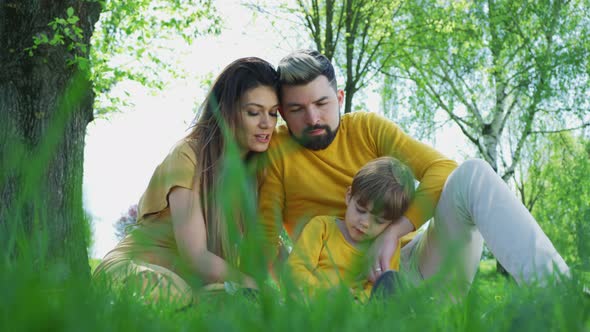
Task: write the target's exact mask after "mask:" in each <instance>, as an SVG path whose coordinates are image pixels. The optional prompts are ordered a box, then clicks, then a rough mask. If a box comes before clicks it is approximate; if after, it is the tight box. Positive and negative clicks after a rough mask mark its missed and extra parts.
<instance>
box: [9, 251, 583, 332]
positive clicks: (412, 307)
mask: <svg viewBox="0 0 590 332" xmlns="http://www.w3.org/2000/svg"><path fill="white" fill-rule="evenodd" d="M94 263H95V262H94ZM493 266H494V262H483V263H482V264H481V268H480V271H479V272H478V275H477V277H476V280H475V282H474V284H473V286H472V288H471V291H470V293H469V295H468V296H467V297H466V298H465V299H464V300H463V301H461V302H460V303H453V302H452V301H450V300H447V299H445V298H444V297H442V296H436V295H435V294H436V292H434V291H433V288H432V287H435V286H436V282H434V283H433V284H427V285H425V286H423V287H420V288H417V289H413V290H409V291H406V292H404V293H402V294H400V295H399V296H398V297H396V298H394V299H393V300H391V301H388V302H383V303H370V304H367V305H360V304H358V303H355V302H354V301H353V300H352V299H350V297H349V296H348V295H347V294H346V292H342V293H338V292H336V293H330V294H329V295H326V296H323V297H322V296H319V297H318V298H317V299H315V301H310V302H307V303H303V302H301V301H297V300H294V299H292V298H289V297H285V296H283V295H282V294H279V293H278V292H277V291H276V290H271V289H265V290H263V291H262V292H261V298H260V301H258V302H253V301H250V300H248V299H246V298H243V297H241V296H235V295H234V296H232V295H219V296H212V297H207V298H201V299H200V301H199V302H198V303H195V304H194V305H193V306H192V307H190V308H184V310H179V308H178V307H176V306H174V305H172V304H167V303H164V304H160V305H151V306H150V305H145V304H143V303H142V301H141V300H140V299H139V298H137V297H136V296H134V295H133V294H126V293H120V292H119V293H114V292H111V291H110V290H108V288H107V287H105V286H103V285H98V284H93V285H89V284H88V283H86V282H80V283H69V284H67V285H63V284H59V282H58V281H56V280H58V279H59V278H53V277H52V276H53V275H52V274H51V273H48V274H47V275H43V276H41V275H38V274H32V273H29V272H28V271H30V270H28V269H26V268H21V269H13V270H12V271H4V273H2V274H1V276H0V277H1V278H2V279H1V280H0V290H1V291H2V293H1V294H2V296H1V297H0V331H38V330H47V331H80V330H83V331H135V330H141V331H202V330H207V331H209V330H212V331H274V330H276V331H302V330H303V331H363V330H367V331H371V330H402V331H433V330H444V331H447V330H465V331H535V332H538V331H590V318H589V317H590V298H589V297H588V296H584V295H582V293H581V291H580V287H579V285H578V284H577V283H576V282H574V281H572V282H568V283H565V284H562V285H561V286H559V287H549V288H537V287H522V288H519V287H517V286H516V285H514V283H513V282H512V281H510V280H507V279H505V278H504V277H502V276H499V275H497V274H496V273H495V272H494V270H493Z"/></svg>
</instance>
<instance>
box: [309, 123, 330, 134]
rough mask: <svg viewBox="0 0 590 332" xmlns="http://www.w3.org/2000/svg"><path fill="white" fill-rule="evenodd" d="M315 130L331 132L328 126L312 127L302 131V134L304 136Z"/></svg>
mask: <svg viewBox="0 0 590 332" xmlns="http://www.w3.org/2000/svg"><path fill="white" fill-rule="evenodd" d="M317 129H324V130H325V131H326V132H327V133H329V132H330V131H331V130H330V126H328V125H314V126H309V127H306V128H305V129H304V130H303V133H304V134H308V133H309V132H310V131H314V130H317Z"/></svg>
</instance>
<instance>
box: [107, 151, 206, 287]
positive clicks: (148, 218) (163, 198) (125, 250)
mask: <svg viewBox="0 0 590 332" xmlns="http://www.w3.org/2000/svg"><path fill="white" fill-rule="evenodd" d="M195 167H196V156H195V153H194V151H193V149H192V148H191V147H190V145H189V143H188V141H187V140H181V141H180V142H178V143H177V144H176V145H175V146H174V147H173V148H172V149H171V150H170V152H169V153H168V155H167V156H166V158H165V159H164V160H163V161H162V163H160V165H158V167H157V168H156V170H155V171H154V174H153V175H152V178H151V179H150V182H149V185H148V187H147V189H146V191H145V192H144V194H143V196H142V197H141V199H140V201H139V206H138V218H137V224H136V225H134V226H133V229H132V230H131V232H130V233H129V234H128V235H127V236H126V237H125V238H124V239H123V240H121V242H119V244H117V246H116V247H115V248H114V249H113V250H111V251H110V252H109V253H108V254H107V255H106V256H105V258H104V259H103V261H102V262H101V264H100V265H99V266H98V267H97V269H96V271H95V274H97V273H100V272H102V271H107V272H109V269H110V268H111V267H114V266H116V265H117V264H118V263H120V262H122V261H128V260H138V261H143V262H146V263H149V264H154V265H158V266H162V267H165V268H167V269H169V270H172V271H175V272H177V273H178V274H180V275H182V273H181V272H180V271H178V269H177V266H178V263H179V260H180V256H179V254H178V250H177V247H176V240H175V237H174V230H173V227H172V220H171V215H170V206H169V204H168V195H169V194H170V191H171V190H172V188H174V187H183V188H187V189H192V187H193V179H194V174H195Z"/></svg>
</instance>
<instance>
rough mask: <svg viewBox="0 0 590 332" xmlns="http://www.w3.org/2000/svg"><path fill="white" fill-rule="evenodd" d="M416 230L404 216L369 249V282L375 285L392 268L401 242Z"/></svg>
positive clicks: (386, 230)
mask: <svg viewBox="0 0 590 332" xmlns="http://www.w3.org/2000/svg"><path fill="white" fill-rule="evenodd" d="M413 230H414V225H412V223H411V222H410V220H408V218H406V217H405V216H402V217H401V218H400V219H399V220H397V221H395V222H393V223H392V224H391V225H389V226H388V227H387V228H386V229H385V231H383V233H381V234H380V235H379V236H378V237H377V238H376V239H375V241H374V242H373V244H371V247H370V248H369V255H368V257H369V259H370V264H369V266H368V268H369V271H368V277H367V279H369V281H371V282H372V283H375V282H376V281H377V279H379V277H380V276H381V275H382V274H383V273H384V272H385V271H387V270H389V268H390V263H391V258H392V257H393V255H394V254H395V250H396V249H397V244H398V242H399V240H400V239H401V238H402V237H403V236H404V235H406V234H408V233H410V232H412V231H413Z"/></svg>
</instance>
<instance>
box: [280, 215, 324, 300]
mask: <svg viewBox="0 0 590 332" xmlns="http://www.w3.org/2000/svg"><path fill="white" fill-rule="evenodd" d="M325 238H326V225H325V223H323V222H322V219H321V217H315V218H313V219H311V220H310V221H309V223H307V225H306V226H305V227H304V228H303V231H302V232H301V235H300V236H299V239H297V242H296V243H295V246H294V247H293V251H291V254H290V255H289V258H288V259H287V270H288V273H290V274H291V278H292V279H293V281H295V282H296V283H298V284H301V286H304V287H307V288H308V289H313V288H316V287H321V282H320V280H319V279H318V277H317V276H316V275H315V273H314V271H315V270H316V269H317V267H318V264H319V259H320V254H321V252H322V249H323V247H324V242H325Z"/></svg>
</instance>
